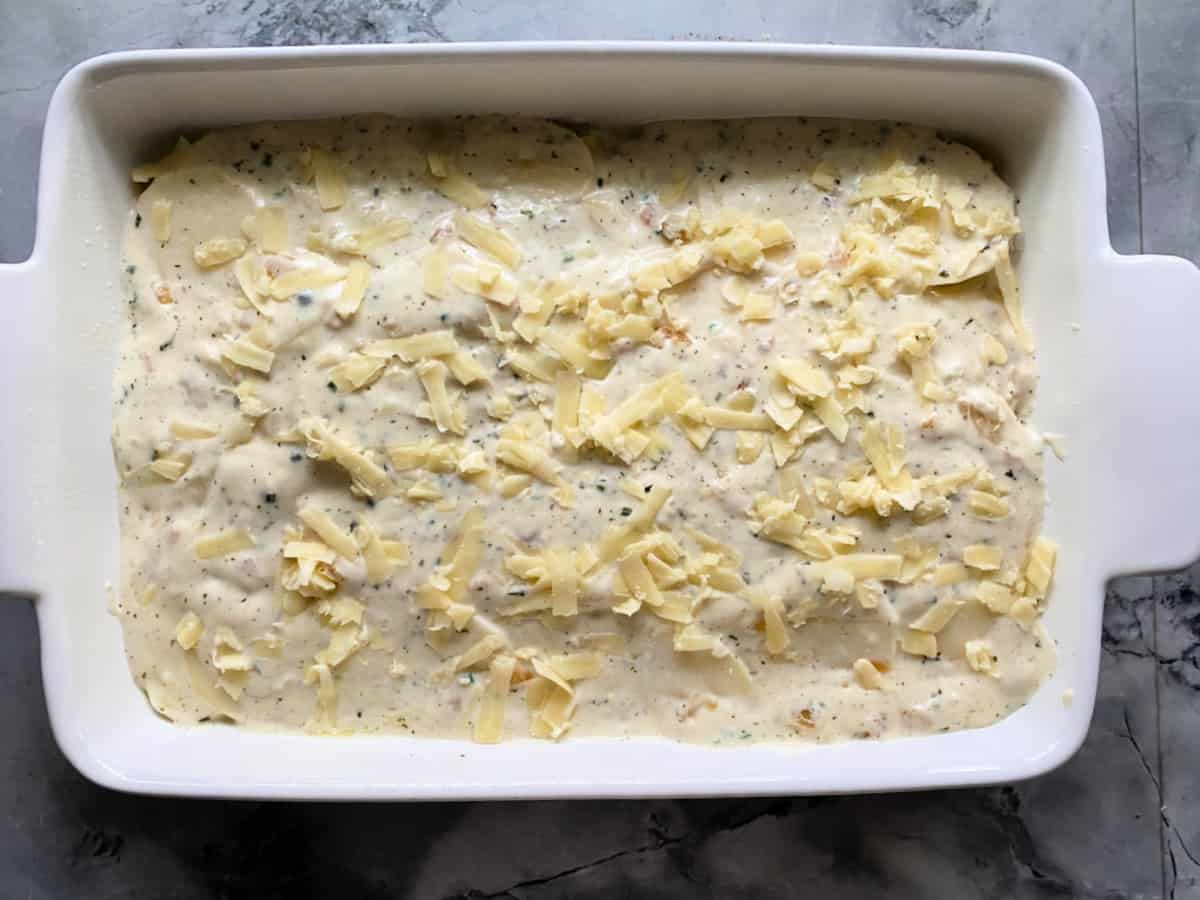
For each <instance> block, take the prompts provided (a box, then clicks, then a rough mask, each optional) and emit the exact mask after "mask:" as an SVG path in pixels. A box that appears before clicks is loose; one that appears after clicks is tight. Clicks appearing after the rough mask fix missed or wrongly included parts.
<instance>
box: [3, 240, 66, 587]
mask: <svg viewBox="0 0 1200 900" xmlns="http://www.w3.org/2000/svg"><path fill="white" fill-rule="evenodd" d="M40 272H41V266H40V265H39V263H38V261H37V260H36V259H34V258H31V259H29V260H26V261H25V262H23V263H16V264H14V265H0V347H2V348H3V350H2V351H0V384H3V386H4V388H3V395H2V396H0V593H9V592H11V593H16V594H36V593H38V587H39V581H40V579H39V578H38V572H39V569H38V560H39V558H40V555H41V554H40V547H39V542H38V535H37V534H36V528H35V524H34V523H35V521H36V518H37V517H36V516H35V515H34V509H35V505H36V503H37V496H38V494H37V487H36V485H37V483H38V479H37V473H36V471H35V468H34V467H35V464H36V460H37V455H38V454H39V453H48V452H50V451H51V449H52V448H50V447H48V446H46V442H47V441H48V440H49V435H46V434H44V433H43V430H42V429H40V428H38V423H39V421H41V420H42V415H41V409H40V407H41V405H42V404H47V403H49V404H53V403H56V402H59V400H60V399H61V398H56V397H54V396H53V391H52V386H53V381H52V379H51V377H50V376H51V374H52V373H50V372H48V371H47V365H48V363H47V355H48V353H49V351H50V347H49V345H48V341H47V338H48V336H49V331H48V330H47V328H46V325H47V324H48V321H49V319H48V312H47V308H46V304H45V303H44V302H43V301H44V299H45V297H44V292H43V291H42V289H41V288H40V286H39V285H40V284H41V283H42V282H41V279H40V277H39V275H40ZM48 388H51V389H50V390H48Z"/></svg>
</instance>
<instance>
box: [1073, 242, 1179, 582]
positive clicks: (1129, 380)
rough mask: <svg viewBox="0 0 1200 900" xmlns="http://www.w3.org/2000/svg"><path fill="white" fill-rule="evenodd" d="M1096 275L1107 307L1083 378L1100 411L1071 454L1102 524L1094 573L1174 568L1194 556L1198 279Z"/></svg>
mask: <svg viewBox="0 0 1200 900" xmlns="http://www.w3.org/2000/svg"><path fill="white" fill-rule="evenodd" d="M1103 275H1104V277H1105V278H1106V284H1105V285H1104V286H1103V291H1102V292H1101V291H1097V293H1096V294H1095V295H1094V296H1107V297H1109V298H1110V301H1109V303H1110V306H1109V308H1108V309H1106V310H1104V314H1103V315H1101V316H1098V317H1097V320H1098V322H1099V326H1098V327H1099V328H1100V332H1101V333H1100V340H1099V343H1098V344H1097V345H1096V346H1095V352H1096V357H1095V358H1094V359H1093V360H1092V367H1091V368H1092V371H1094V372H1096V377H1097V378H1098V381H1099V383H1098V385H1097V387H1098V388H1099V390H1098V391H1097V392H1096V393H1095V394H1094V395H1093V396H1095V397H1097V398H1099V399H1100V402H1102V403H1104V404H1105V405H1106V406H1107V407H1108V409H1107V410H1105V411H1104V414H1101V411H1099V410H1095V411H1092V412H1091V413H1089V414H1088V420H1089V422H1090V423H1091V426H1092V427H1091V428H1090V429H1089V431H1090V440H1088V442H1087V444H1088V446H1087V447H1085V448H1081V449H1083V451H1084V452H1085V453H1087V454H1088V456H1089V457H1090V459H1089V460H1088V463H1087V464H1088V466H1089V468H1092V467H1093V466H1094V467H1095V470H1094V471H1095V477H1089V479H1088V480H1089V483H1090V484H1092V485H1095V486H1096V490H1098V491H1099V492H1100V496H1098V497H1094V498H1093V499H1094V500H1095V501H1096V502H1097V503H1098V504H1099V505H1101V506H1102V507H1103V511H1102V512H1101V513H1100V514H1101V515H1104V516H1106V517H1107V520H1106V524H1109V528H1108V529H1107V531H1108V534H1109V535H1110V540H1109V542H1108V546H1107V547H1105V548H1104V552H1105V554H1106V555H1105V558H1104V559H1103V560H1101V561H1100V562H1101V567H1102V568H1103V569H1104V571H1106V572H1107V573H1109V574H1111V575H1116V574H1124V573H1131V572H1149V571H1156V570H1163V569H1176V568H1180V567H1182V566H1186V565H1188V564H1190V563H1192V562H1194V561H1195V560H1196V559H1197V557H1198V556H1200V269H1197V268H1196V266H1194V265H1193V264H1192V263H1190V262H1188V261H1187V260H1185V259H1180V258H1179V257H1175V256H1118V255H1116V254H1114V255H1113V257H1112V261H1111V265H1108V266H1105V267H1103ZM1093 327H1096V326H1093ZM1090 475H1091V473H1089V476H1090Z"/></svg>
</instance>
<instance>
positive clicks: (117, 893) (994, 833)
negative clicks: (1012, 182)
mask: <svg viewBox="0 0 1200 900" xmlns="http://www.w3.org/2000/svg"><path fill="white" fill-rule="evenodd" d="M554 38H664V39H666V38H671V39H689V38H690V39H741V40H777V41H784V40H786V41H809V42H826V41H829V42H839V43H880V44H904V45H930V46H948V47H969V48H986V49H995V50H1013V51H1020V52H1029V53H1036V54H1039V55H1043V56H1048V57H1050V58H1053V59H1057V60H1059V61H1061V62H1063V63H1065V64H1067V65H1068V66H1070V67H1071V68H1072V69H1073V70H1074V71H1076V72H1077V73H1078V74H1079V75H1080V76H1081V77H1082V78H1083V79H1084V81H1085V82H1086V83H1087V84H1088V86H1089V88H1090V89H1091V90H1092V92H1093V93H1094V94H1095V96H1096V99H1097V102H1098V104H1099V107H1100V110H1101V117H1102V123H1103V128H1104V138H1105V152H1106V155H1107V160H1108V189H1109V219H1110V226H1111V231H1112V236H1113V242H1114V245H1115V246H1116V247H1117V249H1118V250H1121V251H1124V252H1137V251H1138V250H1139V249H1141V248H1142V247H1143V246H1144V248H1145V250H1147V251H1155V252H1176V253H1181V254H1183V255H1186V256H1190V257H1192V258H1193V259H1196V258H1200V224H1198V222H1197V219H1196V217H1195V216H1194V215H1193V213H1194V211H1195V210H1196V209H1197V201H1198V200H1200V164H1198V163H1200V157H1198V154H1200V150H1197V135H1198V134H1200V61H1198V60H1200V57H1197V55H1196V53H1195V50H1194V48H1195V47H1196V46H1197V45H1198V44H1200V7H1198V6H1197V4H1196V2H1195V0H1136V9H1135V0H1058V2H1055V3H1048V2H1045V0H881V2H872V0H825V2H796V0H757V2H748V3H747V2H738V0H706V2H696V0H662V2H659V3H654V4H650V3H620V2H613V0H604V2H601V0H576V2H572V3H569V4H565V3H561V2H550V0H526V2H505V0H326V2H324V3H319V2H296V0H282V2H276V0H179V2H173V0H139V2H131V0H95V2H89V3H86V4H84V3H75V2H70V0H44V2H42V3H40V4H37V5H36V6H35V5H31V4H23V3H19V2H17V0H8V2H0V121H2V122H3V123H4V124H5V128H3V129H0V154H3V156H4V158H5V159H6V160H8V161H9V164H8V165H7V166H6V167H4V169H3V170H2V171H0V202H2V204H3V205H2V207H0V209H2V211H3V212H2V214H0V258H2V259H5V260H8V261H12V260H17V259H20V258H23V257H24V256H25V255H27V253H28V251H29V249H30V247H31V246H32V239H33V229H32V222H33V212H34V211H33V202H34V197H35V184H36V154H37V151H38V145H39V140H40V131H41V123H42V119H43V116H44V112H45V106H46V103H47V100H48V98H49V95H50V92H51V90H52V89H53V85H54V84H55V82H56V81H57V79H58V78H59V77H60V76H61V74H62V73H63V72H64V71H65V70H66V69H67V68H69V67H70V66H71V65H72V64H74V63H75V62H77V61H79V60H81V59H84V58H86V57H88V56H91V55H94V54H96V53H99V52H103V51H106V50H113V49H125V48H133V47H184V46H221V45H241V44H247V45H266V44H300V43H314V42H333V43H345V42H377V41H425V40H515V39H534V40H538V39H554ZM0 300H2V298H0ZM35 632H36V629H35V626H34V621H33V616H32V614H31V610H30V609H29V607H28V606H26V605H24V604H16V603H9V604H4V605H0V647H2V648H3V651H4V652H0V714H2V715H3V719H4V721H6V722H7V723H8V727H7V728H6V729H4V735H3V737H2V738H0V809H3V810H4V811H5V812H6V813H7V815H5V816H4V817H0V896H5V897H8V896H12V897H30V898H43V897H45V898H50V897H64V896H70V897H85V896H88V897H114V898H115V897H132V896H147V897H159V896H170V897H173V898H193V897H194V898H200V897H209V896H221V897H251V896H253V897H256V898H271V897H306V896H328V895H339V896H341V895H353V896H359V897H366V898H370V897H402V896H412V897H447V898H449V897H508V898H551V897H573V898H590V897H597V898H599V897H605V898H607V897H613V896H675V895H678V896H688V897H732V896H747V897H767V898H773V897H781V898H782V897H795V896H798V895H801V894H803V895H806V896H807V895H812V896H838V897H851V898H858V897H862V898H868V897H869V898H872V900H875V898H878V897H881V896H887V897H892V896H895V897H960V896H962V897H965V896H971V897H988V898H1010V897H1018V898H1025V897H1028V898H1041V897H1112V898H1116V897H1130V898H1142V897H1145V898H1153V897H1165V896H1176V897H1187V896H1192V897H1200V813H1197V812H1196V808H1197V804H1196V802H1195V801H1196V800H1197V798H1198V797H1200V765H1197V764H1196V762H1195V753H1194V752H1193V747H1194V746H1195V744H1196V740H1197V738H1198V737H1200V702H1198V697H1197V693H1196V691H1197V689H1198V688H1200V668H1198V664H1200V570H1198V569H1193V570H1191V571H1189V572H1185V573H1177V574H1173V575H1170V576H1157V577H1154V578H1149V577H1146V578H1128V579H1122V580H1120V581H1118V582H1116V583H1114V584H1113V585H1112V586H1111V588H1110V591H1109V595H1108V608H1107V612H1106V617H1105V628H1104V654H1103V663H1102V670H1101V677H1100V695H1099V699H1098V702H1097V708H1096V716H1095V720H1094V722H1093V725H1092V728H1091V731H1090V733H1089V735H1088V739H1087V741H1086V743H1085V744H1084V747H1083V749H1082V750H1081V751H1080V753H1079V754H1078V755H1077V756H1076V757H1075V758H1074V759H1073V760H1071V761H1070V762H1069V763H1068V764H1067V765H1065V766H1064V767H1062V768H1061V769H1060V770H1058V771H1057V772H1055V773H1052V774H1051V775H1048V776H1046V777H1044V778H1040V779H1037V780H1035V781H1032V782H1028V783H1025V784H1020V785H1015V786H1004V787H997V788H989V789H980V790H968V791H951V792H936V793H922V794H912V795H902V796H890V797H858V798H816V799H804V800H795V799H779V800H722V801H686V802H671V801H654V802H644V803H615V802H614V803H524V804H506V805H497V804H490V805H489V804H440V805H427V806H421V807H416V806H411V805H391V806H353V805H344V804H332V805H305V804H254V803H220V802H213V801H203V802H180V801H174V800H159V799H146V798H135V797H126V796H121V795H114V794H111V793H109V792H107V791H103V790H101V789H99V788H96V787H94V786H92V785H90V784H88V783H87V782H85V781H84V780H83V779H81V778H80V777H79V776H78V775H77V774H76V773H75V772H74V771H73V770H72V769H71V768H70V766H69V765H68V764H67V763H66V761H65V760H64V759H63V758H62V756H61V755H60V754H59V753H58V751H57V749H56V748H55V746H54V743H53V740H52V738H51V736H50V733H49V729H48V725H47V722H46V718H45V712H44V703H43V700H42V693H41V684H40V680H39V678H38V675H37V672H38V660H37V653H36V639H35Z"/></svg>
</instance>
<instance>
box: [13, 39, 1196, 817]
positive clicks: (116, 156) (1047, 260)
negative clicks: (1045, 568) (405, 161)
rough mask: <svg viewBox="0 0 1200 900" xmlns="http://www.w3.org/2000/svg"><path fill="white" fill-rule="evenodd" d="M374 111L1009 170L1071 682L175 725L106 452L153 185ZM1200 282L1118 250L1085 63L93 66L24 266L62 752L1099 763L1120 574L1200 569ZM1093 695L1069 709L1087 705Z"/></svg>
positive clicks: (146, 56)
mask: <svg viewBox="0 0 1200 900" xmlns="http://www.w3.org/2000/svg"><path fill="white" fill-rule="evenodd" d="M357 112H390V113H396V114H399V115H405V116H435V115H437V116H440V115H446V114H452V113H465V112H500V113H530V114H538V115H543V116H562V117H570V118H577V119H590V120H609V121H611V120H624V121H639V120H643V121H644V120H651V119H661V118H676V117H710V116H715V117H740V116H762V115H797V114H802V115H809V116H840V117H850V118H865V119H900V120H906V121H910V122H915V123H920V124H924V125H930V126H935V127H938V128H941V129H944V130H946V131H947V132H949V133H951V134H952V135H953V136H955V137H956V138H960V139H964V140H966V141H968V142H969V143H971V144H973V145H974V146H976V147H977V148H979V149H980V150H982V151H983V152H984V154H985V155H987V156H989V157H990V158H992V159H993V160H995V161H996V163H997V164H998V166H999V169H1000V171H1001V174H1002V175H1003V176H1004V177H1005V178H1006V179H1007V180H1008V181H1009V182H1010V183H1011V184H1012V185H1013V186H1014V187H1015V189H1016V191H1017V193H1018V196H1019V197H1020V201H1021V205H1020V212H1021V217H1022V219H1023V221H1024V226H1025V239H1024V252H1023V255H1022V258H1021V263H1020V276H1021V279H1022V281H1023V284H1024V288H1025V295H1026V298H1027V299H1026V303H1027V315H1028V318H1029V320H1030V321H1031V324H1032V327H1033V331H1034V333H1035V335H1036V337H1037V340H1038V345H1039V356H1040V365H1041V379H1042V380H1041V389H1040V394H1039V397H1038V403H1037V414H1036V421H1037V423H1038V424H1039V425H1040V426H1041V427H1042V428H1044V429H1046V430H1050V431H1055V432H1060V433H1062V434H1064V435H1065V436H1066V437H1065V444H1066V447H1067V448H1068V450H1069V453H1070V455H1069V457H1068V459H1067V460H1066V462H1064V463H1058V462H1056V461H1055V460H1053V459H1050V460H1049V461H1048V465H1047V468H1048V473H1047V479H1048V496H1049V499H1050V505H1049V508H1048V510H1047V518H1046V524H1045V532H1046V533H1047V534H1048V535H1051V536H1053V537H1055V538H1056V539H1058V540H1059V541H1060V542H1061V544H1062V547H1063V549H1062V553H1061V559H1060V563H1059V567H1058V572H1057V576H1056V586H1055V589H1054V592H1053V596H1052V603H1051V606H1050V609H1049V611H1048V613H1047V614H1046V625H1047V627H1048V628H1049V630H1050V632H1051V633H1052V634H1053V635H1054V637H1055V639H1056V640H1057V642H1058V654H1059V661H1058V669H1057V671H1056V673H1055V675H1054V677H1053V678H1052V679H1051V680H1050V681H1049V682H1048V683H1047V684H1045V685H1044V686H1043V687H1042V688H1041V689H1040V690H1039V691H1038V693H1037V694H1036V695H1035V696H1034V698H1033V699H1032V701H1031V702H1030V703H1029V705H1028V706H1026V707H1025V708H1023V709H1022V710H1020V711H1019V712H1018V713H1016V714H1015V715H1013V716H1011V717H1009V718H1007V719H1005V720H1004V721H1002V722H1000V723H998V724H995V725H993V726H991V727H989V728H986V729H982V730H978V731H967V732H960V733H955V734H946V735H938V736H934V737H922V738H913V739H906V740H902V741H892V742H883V743H867V742H855V743H849V744H839V745H832V746H809V745H805V744H793V745H787V746H764V745H759V746H750V747H746V748H742V749H723V750H722V749H711V748H706V747H701V746H689V745H678V744H673V743H669V742H666V741H658V740H649V739H639V740H626V741H615V740H568V741H566V742H565V743H562V744H552V743H547V742H537V741H531V740H514V741H512V742H510V743H505V744H501V745H497V746H480V745H475V744H472V743H468V742H462V741H429V740H416V739H406V738H403V737H353V738H328V737H313V736H306V735H294V734H274V733H263V732H255V731H247V730H239V729H235V728H232V727H225V726H216V725H213V726H202V727H196V728H190V729H189V728H181V727H177V726H173V725H170V724H168V723H167V722H165V721H163V720H161V719H159V718H157V717H156V716H155V715H154V714H153V713H152V712H151V710H150V707H149V705H148V704H147V703H146V701H145V699H144V698H143V696H142V695H141V693H140V692H139V691H138V690H137V689H136V688H135V687H134V683H133V680H132V679H131V678H130V676H129V672H128V671H127V669H126V663H125V657H124V654H123V651H122V643H121V633H120V628H119V626H118V623H117V621H116V619H115V618H113V617H112V616H111V615H110V614H109V611H108V607H109V598H108V596H107V594H108V592H109V591H110V590H111V588H110V587H109V585H110V584H113V583H115V582H116V580H117V547H118V540H117V509H116V504H117V485H116V481H115V475H114V469H113V463H112V453H111V450H110V446H109V433H110V427H111V375H112V368H113V364H114V360H115V355H116V347H117V337H118V323H119V321H120V309H119V306H120V293H119V285H120V278H119V263H120V231H121V226H122V224H123V222H124V221H125V216H126V211H127V209H128V208H129V205H130V202H131V201H132V199H133V186H132V185H131V184H130V181H129V169H130V167H131V166H132V165H133V164H134V163H135V162H139V161H143V160H145V159H147V158H152V157H154V156H155V155H156V153H158V152H160V151H162V150H163V149H164V148H165V147H166V146H167V145H168V143H169V140H170V138H171V137H172V136H173V135H175V134H176V133H178V132H180V131H186V132H195V131H196V130H199V129H205V128H209V127H213V126H220V125H227V124H235V123H244V122H250V121H255V120H271V119H295V118H311V117H317V116H333V115H342V114H348V113H357ZM1197 334H1200V272H1198V271H1197V270H1196V269H1195V268H1194V267H1193V266H1192V265H1190V264H1189V263H1187V262H1184V261H1182V260H1179V259H1173V258H1167V257H1148V256H1143V257H1123V256H1118V255H1117V254H1115V253H1114V252H1113V250H1112V248H1111V247H1110V245H1109V239H1108V229H1107V220H1106V215H1105V179H1104V159H1103V150H1102V146H1101V139H1100V125H1099V121H1098V118H1097V114H1096V107H1095V104H1094V103H1093V101H1092V98H1091V97H1090V96H1089V94H1088V92H1087V90H1086V89H1085V88H1084V86H1083V85H1082V84H1081V83H1080V81H1079V80H1078V79H1077V78H1075V76H1073V75H1072V74H1071V73H1070V72H1068V71H1067V70H1066V69H1063V68H1060V67H1058V66H1056V65H1053V64H1051V63H1048V62H1045V61H1042V60H1039V59H1033V58H1028V57H1019V56H1007V55H998V54H985V53H970V52H952V51H932V50H930V51H926V50H892V49H871V48H831V47H804V46H779V45H774V46H773V45H738V44H720V45H715V44H714V45H710V44H598V43H587V44H508V45H491V46H488V45H469V44H462V45H455V46H398V47H344V48H311V49H310V48H299V49H267V50H214V51H186V50H182V51H164V52H146V53H126V54H117V55H112V56H105V57H100V58H98V59H94V60H91V61H89V62H86V63H84V64H82V65H80V66H79V67H77V68H75V69H74V70H72V71H71V72H70V73H69V74H68V75H67V76H66V77H65V78H64V79H63V81H62V83H61V84H60V85H59V87H58V90H57V91H56V92H55V94H54V99H53V101H52V102H51V104H50V111H49V115H48V118H47V122H46V132H45V140H44V144H43V154H42V166H41V182H40V196H39V205H38V222H37V241H36V247H35V250H34V252H33V255H32V257H31V258H30V259H29V260H28V261H27V262H25V263H21V264H19V265H12V266H4V267H0V340H2V341H3V346H4V352H3V353H0V374H2V376H3V379H4V385H5V396H4V399H3V401H0V507H2V508H0V586H2V587H4V588H9V589H14V590H19V591H25V592H31V593H34V594H36V596H37V613H38V622H39V626H40V629H41V647H42V667H43V675H44V680H45V686H46V698H47V704H48V706H49V711H50V719H51V722H52V723H53V727H54V733H55V735H56V736H57V739H58V742H59V744H60V745H61V747H62V749H63V750H64V752H65V753H66V755H67V756H68V757H69V758H70V760H71V761H72V762H73V763H74V764H75V765H76V766H77V767H78V768H79V769H80V771H82V772H83V773H84V774H85V775H87V776H88V777H89V778H91V779H93V780H94V781H97V782H99V783H101V784H104V785H108V786H110V787H114V788H120V789H123V790H129V791H137V792H145V793H166V794H194V795H226V796H241V797H274V798H283V797H294V798H299V797H307V798H353V799H451V798H471V797H474V798H518V797H519V798H530V797H549V796H574V797H609V796H626V797H632V796H656V795H675V796H686V795H716V794H801V793H827V792H848V791H868V790H902V789H912V788H932V787H942V786H954V785H969V784H978V783H983V782H996V781H1009V780H1013V779H1020V778H1025V777H1029V776H1032V775H1036V774H1038V773H1041V772H1045V771H1047V770H1048V769H1051V768H1053V767H1054V766H1056V765H1058V764H1059V763H1061V762H1063V761H1064V760H1066V759H1067V758H1068V757H1069V756H1070V755H1071V754H1072V753H1073V752H1074V751H1075V749H1076V748H1077V747H1078V746H1079V744H1080V742H1081V741H1082V739H1083V736H1084V734H1085V732H1086V730H1087V726H1088V721H1089V719H1090V717H1091V712H1092V705H1093V700H1094V697H1095V690H1096V676H1097V669H1098V659H1099V652H1100V622H1101V612H1102V606H1103V602H1104V585H1105V581H1106V579H1108V578H1109V577H1110V576H1112V575H1115V574H1117V573H1123V572H1130V571H1135V570H1138V571H1144V570H1152V569H1162V568H1168V567H1174V566H1178V565H1182V564H1184V563H1187V562H1189V561H1190V560H1191V559H1192V558H1193V557H1194V556H1195V555H1196V553H1197V551H1198V550H1200V541H1198V540H1197V536H1198V535H1200V526H1197V525H1196V524H1195V519H1194V510H1195V509H1197V508H1198V506H1200V469H1198V467H1197V460H1200V403H1197V395H1198V392H1197V389H1196V387H1195V381H1194V377H1195V376H1194V373H1195V357H1196V353H1195V350H1194V348H1195V346H1196V335H1197ZM1068 698H1073V699H1068Z"/></svg>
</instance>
